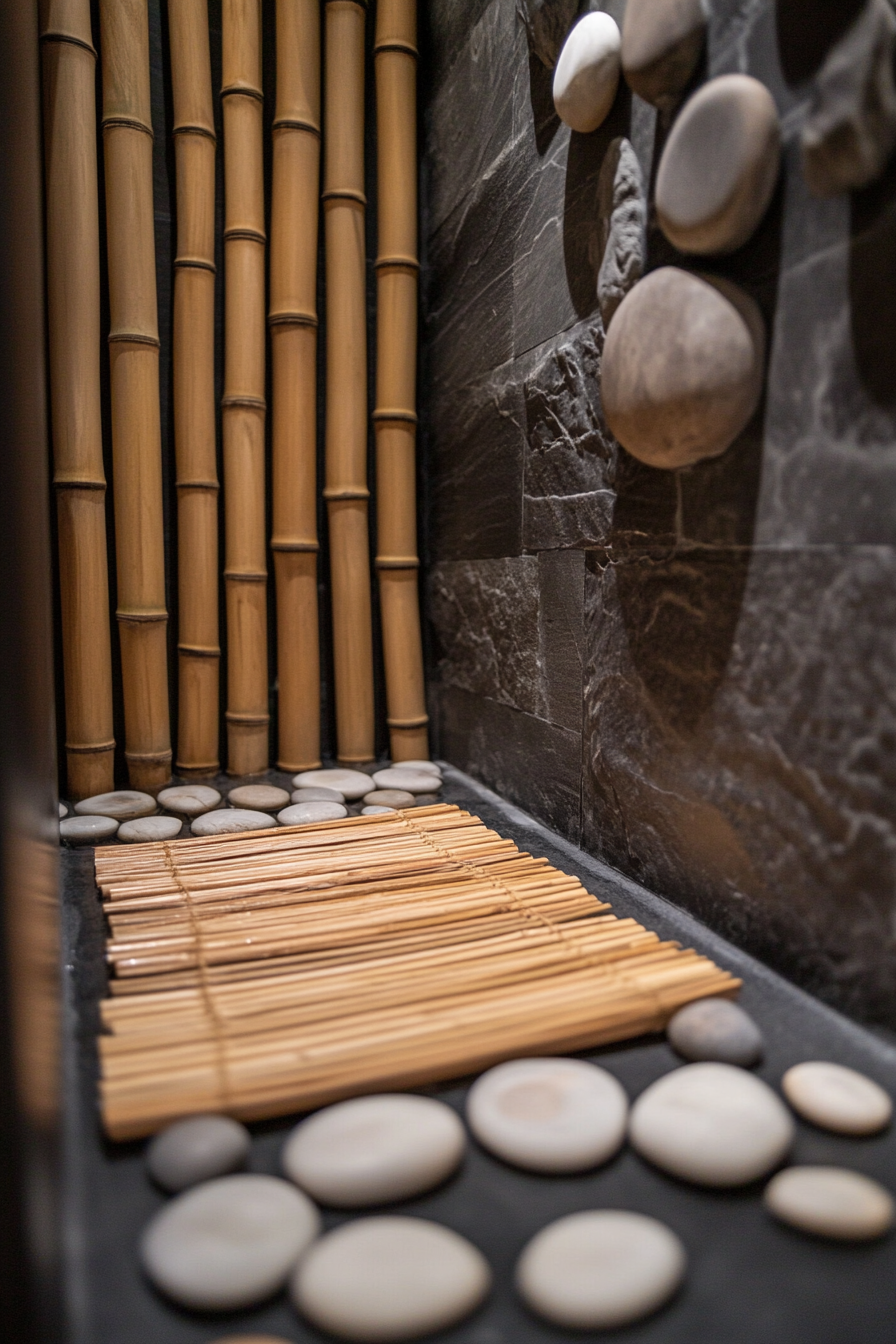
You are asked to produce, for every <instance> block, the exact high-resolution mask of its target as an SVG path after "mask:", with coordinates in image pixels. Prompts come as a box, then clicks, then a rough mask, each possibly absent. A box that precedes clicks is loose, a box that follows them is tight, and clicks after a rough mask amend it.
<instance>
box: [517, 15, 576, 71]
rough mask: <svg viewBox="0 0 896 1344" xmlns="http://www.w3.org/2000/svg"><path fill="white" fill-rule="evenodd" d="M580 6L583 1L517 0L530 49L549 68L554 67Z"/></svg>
mask: <svg viewBox="0 0 896 1344" xmlns="http://www.w3.org/2000/svg"><path fill="white" fill-rule="evenodd" d="M578 9H579V0H517V13H518V14H519V16H520V18H521V20H522V22H523V25H524V27H525V29H526V37H527V38H528V40H529V50H530V51H531V52H532V53H533V55H535V56H537V57H538V59H539V60H540V61H541V63H542V65H546V66H547V68H548V69H549V70H553V68H554V65H555V63H556V60H557V57H558V56H559V55H560V48H561V47H562V46H563V43H564V42H565V40H566V34H567V33H568V32H569V30H570V28H571V27H572V25H573V23H574V22H575V18H576V14H577V13H578Z"/></svg>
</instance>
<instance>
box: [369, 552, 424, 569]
mask: <svg viewBox="0 0 896 1344" xmlns="http://www.w3.org/2000/svg"><path fill="white" fill-rule="evenodd" d="M373 564H374V568H375V569H419V568H420V561H419V559H418V558H417V556H416V555H378V556H377V557H376V559H375V560H374V562H373Z"/></svg>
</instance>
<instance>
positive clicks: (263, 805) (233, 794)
mask: <svg viewBox="0 0 896 1344" xmlns="http://www.w3.org/2000/svg"><path fill="white" fill-rule="evenodd" d="M227 801H228V803H229V804H230V806H231V807H247V808H249V810H250V811H252V812H279V811H280V809H281V808H283V807H286V805H287V803H288V802H289V793H288V792H287V790H286V789H278V788H277V787H276V786H275V785H273V784H241V785H240V786H239V788H236V789H231V790H230V793H229V794H228V795H227Z"/></svg>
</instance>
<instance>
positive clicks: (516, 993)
mask: <svg viewBox="0 0 896 1344" xmlns="http://www.w3.org/2000/svg"><path fill="white" fill-rule="evenodd" d="M96 880H97V885H98V887H99V889H100V892H101V894H102V898H103V902H104V908H105V913H106V916H107V919H108V925H109V937H108V940H107V946H106V955H107V959H108V963H109V971H110V982H109V989H110V996H109V997H108V998H106V999H105V1000H104V1001H103V1002H102V1004H101V1015H102V1023H103V1026H104V1028H105V1031H104V1034H101V1035H100V1037H99V1055H100V1064H101V1080H100V1097H101V1106H102V1113H103V1120H104V1123H105V1127H106V1130H107V1132H108V1133H109V1134H110V1136H111V1137H113V1138H116V1139H129V1138H137V1137H140V1136H143V1135H146V1134H151V1133H153V1132H154V1131H155V1130H157V1129H159V1128H160V1127H161V1126H162V1125H164V1124H166V1123H168V1122H169V1121H170V1120H173V1119H175V1118H177V1117H178V1116H183V1115H189V1114H194V1113H197V1112H207V1111H223V1112H226V1113H229V1114H231V1115H234V1116H237V1117H239V1118H241V1119H244V1120H257V1119H262V1118H264V1117H268V1116H276V1115H285V1114H289V1113H290V1112H294V1111H303V1110H309V1109H311V1108H312V1107H315V1106H320V1105H323V1104H326V1103H328V1102H331V1101H335V1100H338V1099H339V1098H341V1097H346V1096H352V1095H355V1094H357V1093H362V1092H371V1091H379V1090H386V1089H396V1088H405V1087H413V1086H418V1085H421V1084H424V1083H431V1082H434V1081H436V1080H438V1079H443V1078H450V1077H457V1076H460V1075H462V1074H465V1073H471V1072H474V1071H476V1070H479V1069H483V1068H486V1067H488V1066H489V1065H491V1064H494V1063H496V1062H498V1061H499V1060H502V1059H507V1058H510V1057H512V1056H515V1055H522V1054H556V1053H565V1052H568V1051H573V1050H583V1049H586V1048H588V1047H592V1046H597V1045H601V1044H604V1043H606V1042H610V1041H619V1040H624V1039H627V1038H630V1037H633V1036H638V1035H641V1034H642V1033H644V1032H648V1031H657V1030H661V1029H662V1028H663V1027H664V1026H665V1024H666V1021H667V1020H668V1018H669V1016H670V1015H671V1014H672V1013H673V1012H674V1011H675V1010H676V1009H677V1008H678V1007H680V1006H681V1005H682V1004H684V1003H687V1002H689V1001H690V1000H692V999H696V998H703V997H705V996H707V995H711V994H723V995H731V994H734V993H736V991H737V990H738V989H739V987H740V981H739V980H736V979H734V978H733V977H732V976H731V975H729V974H728V973H727V972H726V971H723V970H720V969H719V967H717V966H716V965H715V964H714V963H713V962H712V961H710V960H709V959H708V958H706V957H703V956H700V955H698V954H697V953H696V952H694V951H692V950H683V949H682V948H681V947H680V945H679V944H678V943H674V942H662V941H661V940H660V939H659V937H658V936H657V935H656V934H655V933H652V932H650V931H649V930H648V929H645V928H644V927H643V926H642V925H640V924H638V923H637V922H636V921H635V920H633V919H619V918H617V917H616V916H615V915H613V914H612V913H610V907H609V906H608V905H606V904H602V903H601V902H600V901H598V900H597V899H596V898H595V897H594V896H592V895H589V893H588V892H587V891H586V890H585V888H584V887H583V886H582V884H581V883H580V882H579V881H578V879H577V878H575V877H571V876H569V875H568V874H566V873H562V872H559V871H558V870H557V869H556V868H553V867H552V866H551V864H549V863H548V861H547V860H546V859H538V858H533V857H532V856H531V855H529V854H526V853H523V852H522V851H520V850H519V849H518V848H517V846H516V845H515V844H514V843H513V842H512V841H510V840H504V839H502V838H501V837H500V836H498V835H497V834H496V833H495V832H494V831H491V830H489V829H488V827H486V826H485V824H484V823H483V822H482V821H480V819H479V818H478V817H476V816H473V815H472V814H471V813H469V812H465V811H463V810H461V809H460V808H457V807H454V806H448V805H442V804H440V805H437V806H434V807H427V808H422V807H421V808H415V809H413V810H409V811H407V812H397V813H383V814H380V815H377V816H371V817H351V818H347V819H345V820H340V821H330V822H323V823H320V824H317V825H311V826H301V827H293V828H286V827H277V828H276V829H274V830H270V831H250V832H245V833H242V834H237V835H227V836H211V837H208V838H206V839H190V840H175V841H172V842H169V843H161V844H145V845H135V846H134V847H133V848H129V847H127V848H126V847H124V846H114V847H108V848H102V849H98V850H97V851H96Z"/></svg>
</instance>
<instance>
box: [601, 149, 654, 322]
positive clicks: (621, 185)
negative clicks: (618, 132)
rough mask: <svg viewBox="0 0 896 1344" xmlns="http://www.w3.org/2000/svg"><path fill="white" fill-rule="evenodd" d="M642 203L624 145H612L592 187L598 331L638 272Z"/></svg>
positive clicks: (634, 160)
mask: <svg viewBox="0 0 896 1344" xmlns="http://www.w3.org/2000/svg"><path fill="white" fill-rule="evenodd" d="M646 222H647V202H646V200H645V197H644V182H643V178H642V176H641V165H640V164H639V162H638V157H637V155H636V154H635V151H634V149H633V148H632V145H631V143H630V141H628V140H626V139H625V138H624V137H623V136H617V138H616V139H615V140H613V141H612V142H611V143H610V145H609V147H608V149H607V152H606V154H605V155H604V161H603V163H602V164H601V169H600V177H599V179H598V183H597V254H598V257H599V258H600V266H599V269H598V273H597V302H598V306H599V308H600V315H601V320H602V321H603V324H604V330H605V331H606V329H607V328H608V327H609V325H610V320H611V318H612V317H613V314H614V313H615V311H616V309H617V308H618V307H619V305H620V303H621V302H622V300H623V299H624V298H625V296H626V294H627V293H628V292H629V290H630V289H631V288H632V287H633V286H634V285H635V284H637V282H638V280H640V278H641V273H642V271H643V269H644V230H645V226H646Z"/></svg>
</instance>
